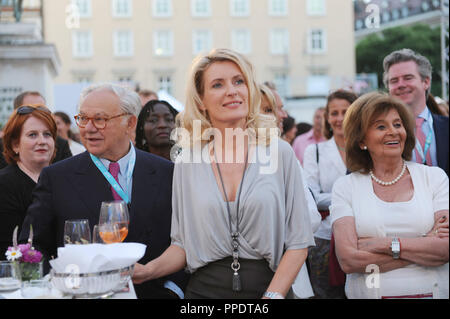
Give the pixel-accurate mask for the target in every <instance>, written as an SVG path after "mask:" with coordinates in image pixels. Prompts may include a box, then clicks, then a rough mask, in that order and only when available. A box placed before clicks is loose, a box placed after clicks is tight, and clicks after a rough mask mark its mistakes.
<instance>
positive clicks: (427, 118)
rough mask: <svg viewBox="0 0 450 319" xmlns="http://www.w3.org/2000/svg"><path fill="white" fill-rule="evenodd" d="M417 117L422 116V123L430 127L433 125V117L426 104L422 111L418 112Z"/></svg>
mask: <svg viewBox="0 0 450 319" xmlns="http://www.w3.org/2000/svg"><path fill="white" fill-rule="evenodd" d="M417 117H420V118H423V119H424V120H425V121H424V123H427V125H428V126H429V127H430V128H431V127H433V117H432V116H431V112H430V110H429V109H428V107H427V106H425V108H424V110H423V111H422V113H420V114H419V115H418V116H417ZM422 128H423V126H422Z"/></svg>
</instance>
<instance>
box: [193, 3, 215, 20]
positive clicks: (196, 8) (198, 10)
mask: <svg viewBox="0 0 450 319" xmlns="http://www.w3.org/2000/svg"><path fill="white" fill-rule="evenodd" d="M191 11H192V16H193V17H209V16H211V0H191Z"/></svg>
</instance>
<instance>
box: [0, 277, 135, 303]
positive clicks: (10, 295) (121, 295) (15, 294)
mask: <svg viewBox="0 0 450 319" xmlns="http://www.w3.org/2000/svg"><path fill="white" fill-rule="evenodd" d="M128 286H129V288H130V290H129V291H128V292H118V293H117V292H116V293H115V294H114V295H112V297H110V298H109V299H137V296H136V292H135V291H134V286H133V283H132V282H131V280H130V281H129V283H128ZM49 298H53V299H70V297H68V296H64V297H63V296H62V295H61V292H59V291H58V290H56V289H55V288H53V289H52V294H51V296H49ZM0 299H24V298H23V297H22V295H21V293H20V289H17V290H14V291H11V292H3V293H2V292H0Z"/></svg>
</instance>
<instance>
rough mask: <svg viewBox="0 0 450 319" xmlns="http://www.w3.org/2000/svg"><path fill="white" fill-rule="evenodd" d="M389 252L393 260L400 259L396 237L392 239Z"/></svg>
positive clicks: (398, 243) (398, 241) (398, 242)
mask: <svg viewBox="0 0 450 319" xmlns="http://www.w3.org/2000/svg"><path fill="white" fill-rule="evenodd" d="M391 252H392V257H393V258H394V259H399V258H400V240H399V239H398V238H397V237H394V238H392V242H391Z"/></svg>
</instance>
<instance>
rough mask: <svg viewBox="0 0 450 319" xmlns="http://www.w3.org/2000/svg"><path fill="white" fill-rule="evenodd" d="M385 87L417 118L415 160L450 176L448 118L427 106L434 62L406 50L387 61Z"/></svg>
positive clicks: (385, 60)
mask: <svg viewBox="0 0 450 319" xmlns="http://www.w3.org/2000/svg"><path fill="white" fill-rule="evenodd" d="M383 68H384V84H385V86H386V88H387V89H388V90H389V94H390V95H392V96H395V97H397V98H399V99H400V100H402V101H403V102H405V103H406V104H407V105H408V106H409V107H410V108H411V110H412V111H413V113H414V116H415V118H416V138H417V140H416V148H415V150H414V152H413V160H414V161H416V162H418V163H423V164H427V165H430V166H439V167H440V168H442V169H443V170H444V171H445V172H446V173H447V175H448V173H449V161H448V154H449V149H448V147H449V146H448V140H449V122H448V117H446V116H442V115H439V114H433V113H432V111H431V109H430V105H427V99H428V95H429V93H430V88H431V64H430V61H429V60H428V59H427V58H426V57H424V56H422V55H420V54H418V53H416V52H414V51H412V50H410V49H402V50H398V51H394V52H392V53H390V54H389V55H388V56H386V57H385V58H384V61H383Z"/></svg>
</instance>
